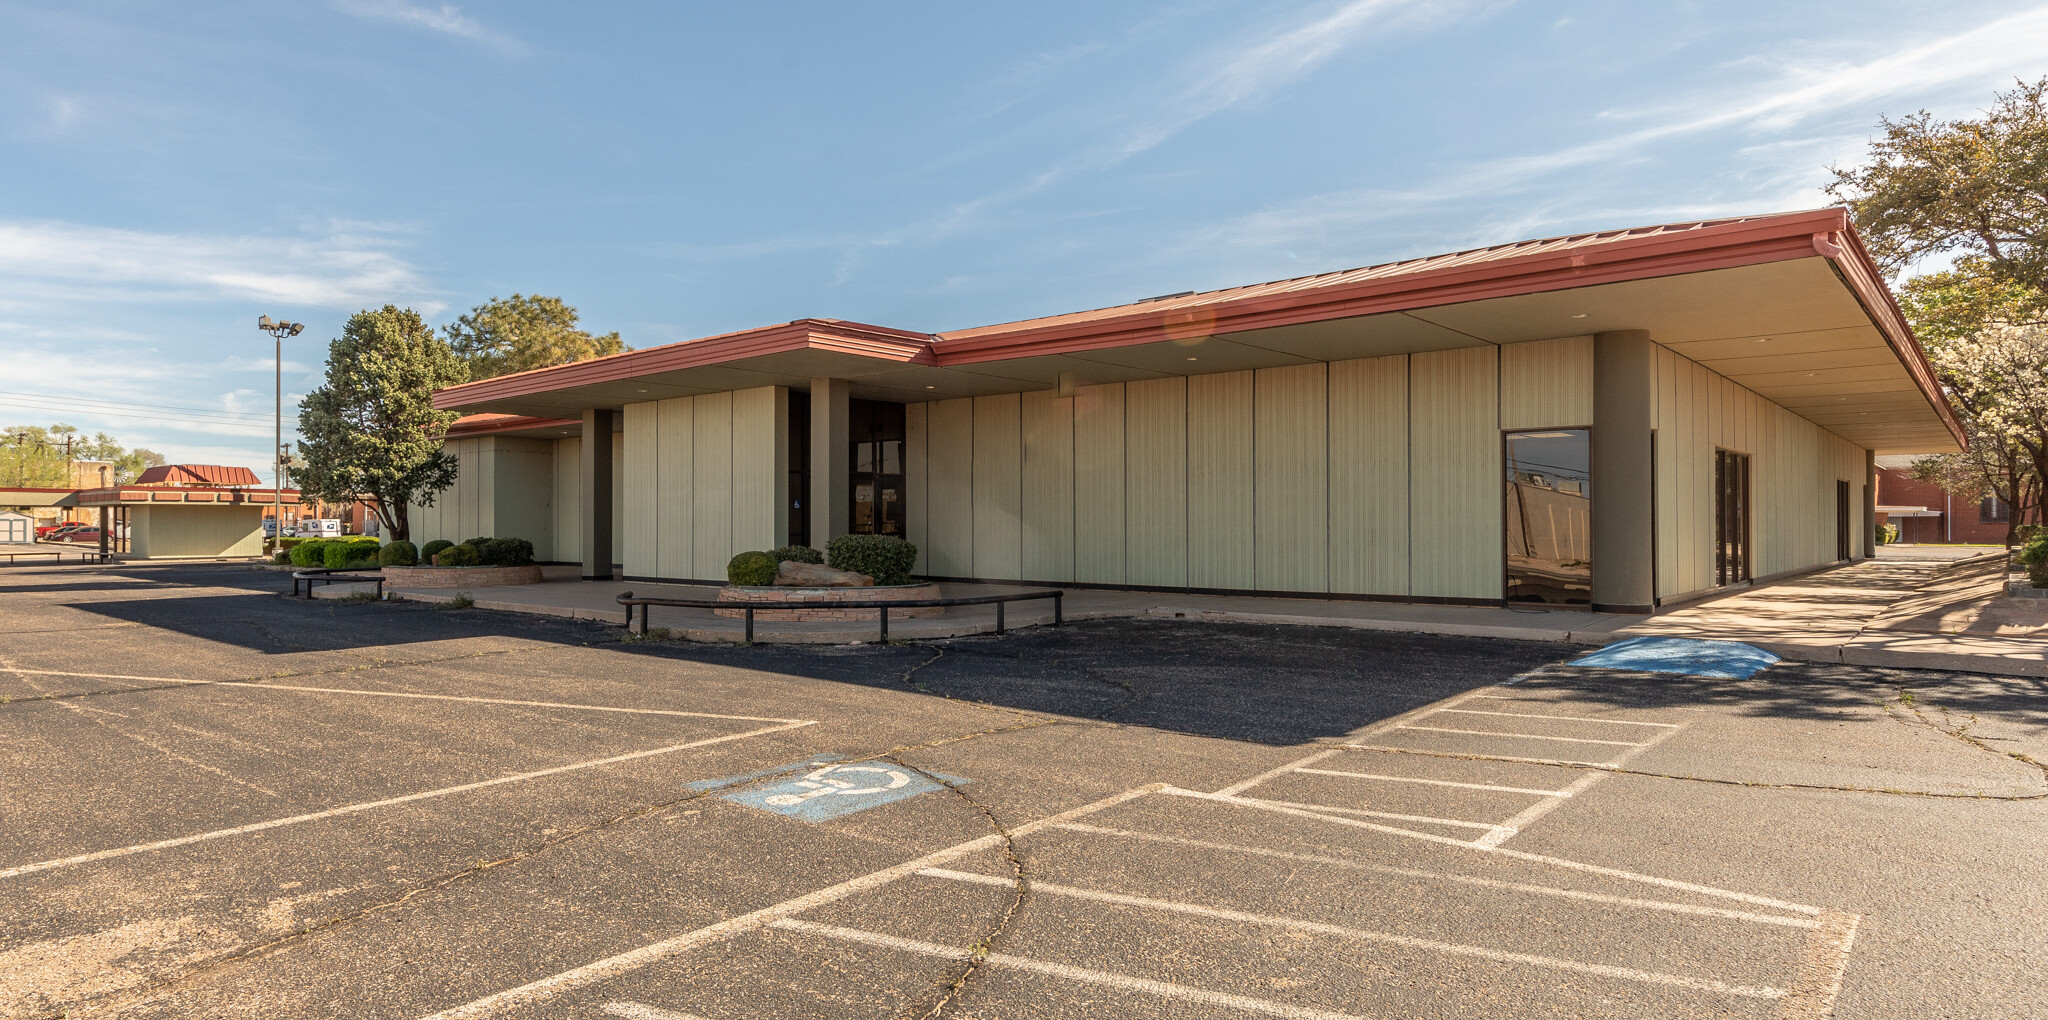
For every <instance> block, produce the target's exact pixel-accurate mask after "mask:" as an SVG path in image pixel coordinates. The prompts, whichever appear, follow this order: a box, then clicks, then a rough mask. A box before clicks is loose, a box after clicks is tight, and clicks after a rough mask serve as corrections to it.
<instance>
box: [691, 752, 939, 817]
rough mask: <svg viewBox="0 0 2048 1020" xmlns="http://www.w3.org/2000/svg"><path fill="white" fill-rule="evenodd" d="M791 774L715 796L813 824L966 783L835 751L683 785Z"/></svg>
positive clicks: (703, 786) (704, 786)
mask: <svg viewBox="0 0 2048 1020" xmlns="http://www.w3.org/2000/svg"><path fill="white" fill-rule="evenodd" d="M793 772H802V773H803V774H802V775H799V776H797V777H795V778H793V779H790V780H787V781H785V782H781V783H776V784H774V785H769V786H759V785H757V786H749V787H747V788H746V789H743V790H737V791H734V792H732V793H722V794H719V798H720V799H722V800H728V801H731V802H733V803H735V804H741V805H745V806H746V807H750V808H757V809H759V810H762V811H767V812H771V813H773V814H778V815H782V816H784V817H786V818H794V819H797V820H798V821H803V822H812V823H816V822H823V821H829V820H831V819H834V818H839V817H841V816H844V815H850V814H853V813H855V812H857V811H866V810H867V809H869V808H877V807H881V806H883V805H885V804H894V803H895V802H897V801H899V800H908V799H909V798H911V797H916V796H920V795H922V794H927V793H932V792H934V791H937V790H943V789H946V788H947V786H949V785H951V786H962V785H965V784H966V783H968V782H969V780H966V779H961V778H960V777H958V776H947V775H940V774H939V773H936V772H934V773H929V774H927V773H922V772H920V771H918V770H916V769H912V768H908V767H905V766H902V765H896V764H893V763H890V762H885V761H873V760H863V761H853V762H849V761H844V760H842V759H840V758H839V757H838V756H836V755H827V756H819V757H815V758H812V759H810V760H809V761H807V762H798V763H796V764H793V765H786V766H783V767H782V768H777V769H765V770H762V771H759V772H750V773H748V774H746V775H743V776H730V777H727V778H724V779H707V780H700V781H698V782H694V783H690V784H688V785H689V787H690V788H691V789H694V790H707V791H708V790H716V789H719V788H721V787H727V786H737V785H739V784H742V783H746V782H748V781H750V780H754V779H758V778H760V777H763V776H772V775H776V774H780V773H793Z"/></svg>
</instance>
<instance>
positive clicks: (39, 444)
mask: <svg viewBox="0 0 2048 1020" xmlns="http://www.w3.org/2000/svg"><path fill="white" fill-rule="evenodd" d="M67 439H69V440H70V441H71V442H70V446H69V449H70V451H71V459H72V460H104V461H111V462H113V465H114V470H113V477H112V478H111V479H109V481H111V482H112V483H113V484H115V485H120V484H123V483H125V482H132V481H134V480H135V476H137V475H139V474H141V473H142V471H143V469H144V468H151V467H156V466H157V465H159V464H162V463H163V462H164V456H163V454H160V453H157V452H155V451H153V450H145V449H142V448H140V447H138V448H136V449H133V450H130V449H127V448H125V447H123V446H122V445H121V443H120V441H119V440H116V439H115V438H114V437H112V436H110V435H107V434H106V433H104V432H99V433H95V434H94V435H93V437H92V438H91V439H83V438H80V436H79V432H78V429H77V428H76V427H75V426H71V425H66V424H64V423H62V422H59V423H57V424H55V425H52V426H50V427H49V428H43V427H42V426H39V425H16V426H11V427H9V428H7V429H5V430H0V485H21V486H29V487H37V488H64V487H67V486H69V485H70V484H71V471H70V468H69V467H68V465H66V463H65V460H64V452H65V449H66V446H65V440H67ZM93 481H94V482H97V481H98V480H97V479H94V480H93Z"/></svg>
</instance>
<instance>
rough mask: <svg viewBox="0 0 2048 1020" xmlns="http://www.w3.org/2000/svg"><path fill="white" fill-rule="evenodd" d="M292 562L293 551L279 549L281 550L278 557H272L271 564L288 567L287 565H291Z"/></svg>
mask: <svg viewBox="0 0 2048 1020" xmlns="http://www.w3.org/2000/svg"><path fill="white" fill-rule="evenodd" d="M291 561H292V554H291V550H289V549H279V550H278V551H277V555H275V556H272V557H271V558H270V562H272V563H275V564H277V565H279V566H287V565H289V564H290V563H291Z"/></svg>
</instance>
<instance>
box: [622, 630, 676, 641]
mask: <svg viewBox="0 0 2048 1020" xmlns="http://www.w3.org/2000/svg"><path fill="white" fill-rule="evenodd" d="M675 637H676V632H675V631H672V630H670V629H668V628H667V627H649V628H647V633H645V634H635V633H632V632H631V631H628V632H627V633H626V640H628V641H672V640H674V639H675Z"/></svg>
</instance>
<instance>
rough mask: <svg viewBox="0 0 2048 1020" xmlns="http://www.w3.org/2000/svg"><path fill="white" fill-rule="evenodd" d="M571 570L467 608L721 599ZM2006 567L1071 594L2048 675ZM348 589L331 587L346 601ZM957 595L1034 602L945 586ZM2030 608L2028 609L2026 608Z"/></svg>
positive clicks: (988, 628) (1104, 606) (833, 631)
mask: <svg viewBox="0 0 2048 1020" xmlns="http://www.w3.org/2000/svg"><path fill="white" fill-rule="evenodd" d="M577 574H578V570H577V568H575V567H549V568H547V569H546V575H547V581H546V582H544V583H542V584H537V585H518V586H506V587H496V588H478V589H474V590H471V591H470V592H469V595H470V597H471V598H472V599H474V601H475V604H476V605H477V606H478V607H479V608H483V609H501V610H511V611H515V612H526V613H542V614H546V615H551V616H567V617H574V618H579V619H589V620H601V621H605V622H608V623H615V624H619V625H622V626H623V625H624V623H625V619H626V617H625V612H624V610H623V609H621V608H620V606H619V605H618V603H617V602H616V601H615V599H616V598H617V596H618V595H619V594H620V593H622V592H626V591H632V592H634V593H635V594H638V595H641V596H655V597H661V598H674V599H711V598H716V597H717V589H716V588H714V587H710V586H694V585H673V584H650V583H646V582H638V581H629V582H618V581H610V582H605V581H590V582H586V581H581V580H578V579H577ZM2004 580H2005V569H2004V560H2003V556H2002V554H1998V553H1993V554H1988V555H1978V556H1973V557H1970V558H1967V559H1960V560H1958V559H1954V558H1952V557H1941V558H1935V557H1924V558H1922V557H1915V558H1906V557H1886V558H1882V559H1876V560H1867V561H1864V562H1862V563H1857V564H1851V565H1846V566H1841V567H1834V568H1830V569H1827V570H1822V571H1819V572H1816V573H1812V574H1807V575H1804V576H1802V577H1797V578H1792V579H1789V580H1786V581H1781V582H1778V583H1776V584H1769V585H1764V586H1760V587H1756V588H1748V589H1743V590H1740V591H1736V592H1733V593H1730V594H1727V595H1723V596H1719V597H1716V598H1712V599H1708V600H1705V601H1702V602H1697V603H1693V604H1690V605H1686V606H1682V607H1678V608H1675V609H1672V610H1669V611H1666V612H1663V613H1659V614H1657V615H1655V616H1651V617H1647V618H1645V617H1631V616H1609V615H1605V614H1596V613H1590V612H1584V611H1579V610H1569V609H1543V608H1538V607H1526V608H1523V607H1517V608H1512V609H1509V608H1492V607H1474V606H1430V605H1407V604H1401V603H1388V602H1365V601H1351V600H1339V599H1285V598H1256V597H1250V596H1234V595H1191V594H1182V593H1174V592H1140V591H1099V590H1087V589H1067V594H1066V598H1065V616H1066V619H1068V620H1087V619H1100V618H1108V617H1143V618H1155V619H1188V620H1203V621H1215V622H1231V623H1255V624H1285V625H1291V626H1316V627H1349V628H1356V629H1364V630H1390V631H1404V632H1409V633H1420V634H1440V635H1448V636H1458V637H1490V638H1515V639H1522V640H1533V641H1556V642H1562V643H1569V644H1581V645H1602V644H1607V643H1610V642H1613V641H1619V640H1622V639H1625V638H1631V637H1642V636H1663V637H1691V638H1719V639H1727V640H1735V641H1745V642H1749V643H1751V644H1755V645H1759V646H1761V647H1764V648H1768V649H1770V650H1771V651H1773V652H1776V653H1777V654H1779V655H1781V656H1784V657H1785V658H1788V659H1797V660H1801V661H1807V662H1844V663H1852V664H1858V665H1873V666H1899V667H1913V668H1927V669H1957V670H1965V671H1971V672H1981V673H1996V674H2009V675H2024V676H2048V604H2032V603H2039V602H2042V601H2043V600H2022V599H2011V598H2005V597H2003V583H2004ZM350 587H351V586H347V585H339V584H337V585H333V586H331V587H330V588H323V589H321V595H322V596H323V597H338V596H342V595H345V594H347V593H348V591H349V589H350ZM940 588H941V591H942V592H943V594H944V595H945V596H946V597H949V598H950V597H956V596H967V595H987V594H997V593H1001V592H1009V591H1027V590H1035V589H1027V588H1014V587H1005V586H1000V585H976V584H942V585H941V586H940ZM457 594H458V592H456V591H453V590H439V589H394V590H393V592H392V595H393V597H395V598H404V599H413V600H417V601H424V602H440V601H446V600H448V599H451V598H453V597H455V596H456V595H457ZM2023 603H2025V604H2023ZM1006 613H1007V619H1006V623H1007V625H1008V626H1010V627H1028V626H1036V625H1043V624H1048V623H1051V622H1052V607H1051V604H1050V603H1049V602H1043V601H1040V602H1027V603H1018V604H1013V605H1011V606H1010V607H1009V608H1008V609H1007V611H1006ZM995 615H996V614H995V610H994V608H993V607H988V606H975V607H955V608H951V609H948V610H947V613H946V615H945V616H942V617H937V618H930V619H920V620H906V619H897V618H893V617H892V618H891V620H890V623H889V633H890V637H891V638H894V639H899V640H914V639H932V638H944V637H959V636H963V635H969V634H985V633H991V632H993V631H994V630H995ZM648 622H649V626H650V627H652V628H657V631H656V633H657V634H659V633H660V632H661V631H662V630H665V631H666V633H667V636H670V637H680V638H685V639H688V640H693V641H738V640H740V639H741V637H742V633H743V631H742V627H743V624H742V622H741V621H740V620H737V619H727V618H724V617H719V616H715V615H713V614H712V613H711V611H710V610H705V609H678V608H671V607H653V609H652V612H651V614H650V617H649V621H648ZM876 637H877V629H876V624H875V623H874V622H873V621H861V622H844V623H840V622H831V623H823V622H805V623H769V622H765V621H762V622H757V623H756V624H755V638H756V640H759V641H769V642H790V643H811V644H848V643H855V642H866V641H873V640H875V639H876Z"/></svg>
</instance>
